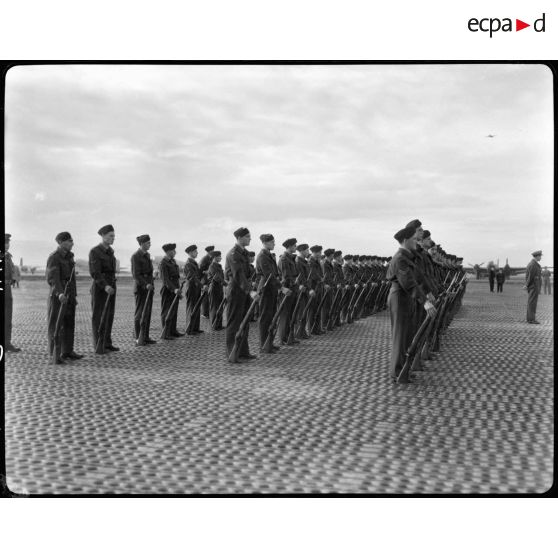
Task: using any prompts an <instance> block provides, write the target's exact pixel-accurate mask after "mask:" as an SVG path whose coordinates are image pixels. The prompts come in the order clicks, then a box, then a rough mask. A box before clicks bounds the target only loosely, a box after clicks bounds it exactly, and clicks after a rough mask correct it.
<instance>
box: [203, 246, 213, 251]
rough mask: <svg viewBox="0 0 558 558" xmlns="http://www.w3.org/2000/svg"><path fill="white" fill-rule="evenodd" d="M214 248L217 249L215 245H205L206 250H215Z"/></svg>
mask: <svg viewBox="0 0 558 558" xmlns="http://www.w3.org/2000/svg"><path fill="white" fill-rule="evenodd" d="M213 250H215V246H206V247H205V251H206V252H213Z"/></svg>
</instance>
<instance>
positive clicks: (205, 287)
mask: <svg viewBox="0 0 558 558" xmlns="http://www.w3.org/2000/svg"><path fill="white" fill-rule="evenodd" d="M205 291H207V285H204V286H203V287H202V293H205Z"/></svg>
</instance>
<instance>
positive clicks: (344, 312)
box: [340, 287, 355, 320]
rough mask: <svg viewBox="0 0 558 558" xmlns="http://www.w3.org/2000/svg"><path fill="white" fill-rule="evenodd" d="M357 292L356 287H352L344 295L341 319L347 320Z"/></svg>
mask: <svg viewBox="0 0 558 558" xmlns="http://www.w3.org/2000/svg"><path fill="white" fill-rule="evenodd" d="M354 292H355V289H354V287H350V288H349V289H347V290H346V291H345V292H344V293H343V300H342V301H341V316H340V317H341V319H342V320H347V317H348V313H349V304H350V303H351V298H352V297H353V293H354Z"/></svg>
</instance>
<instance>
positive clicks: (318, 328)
mask: <svg viewBox="0 0 558 558" xmlns="http://www.w3.org/2000/svg"><path fill="white" fill-rule="evenodd" d="M310 252H311V253H312V254H311V255H310V258H309V260H308V265H309V268H310V275H309V277H308V288H309V289H310V293H312V292H314V293H316V296H315V297H313V299H312V303H311V304H310V309H309V311H308V322H307V324H308V331H309V333H311V334H312V335H322V334H323V333H325V331H324V330H323V329H322V325H321V323H320V322H321V316H320V317H316V312H317V310H318V306H319V304H320V300H321V299H322V296H323V294H324V285H323V279H324V272H323V270H322V266H321V259H322V247H321V246H319V245H318V244H316V245H314V246H311V247H310ZM316 318H317V319H316Z"/></svg>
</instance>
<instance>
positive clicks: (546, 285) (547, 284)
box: [543, 281, 552, 294]
mask: <svg viewBox="0 0 558 558" xmlns="http://www.w3.org/2000/svg"><path fill="white" fill-rule="evenodd" d="M543 288H544V294H552V287H551V286H550V281H544V282H543Z"/></svg>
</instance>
